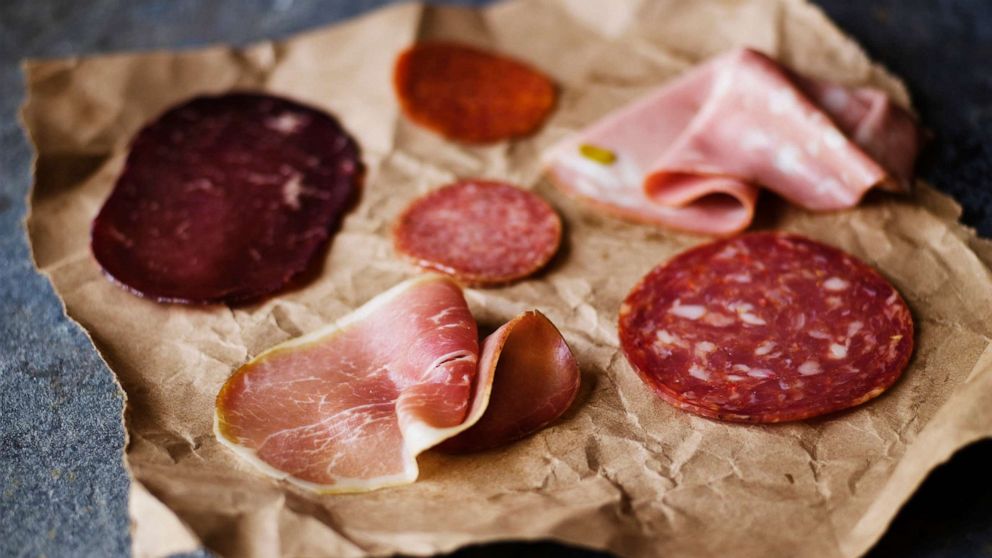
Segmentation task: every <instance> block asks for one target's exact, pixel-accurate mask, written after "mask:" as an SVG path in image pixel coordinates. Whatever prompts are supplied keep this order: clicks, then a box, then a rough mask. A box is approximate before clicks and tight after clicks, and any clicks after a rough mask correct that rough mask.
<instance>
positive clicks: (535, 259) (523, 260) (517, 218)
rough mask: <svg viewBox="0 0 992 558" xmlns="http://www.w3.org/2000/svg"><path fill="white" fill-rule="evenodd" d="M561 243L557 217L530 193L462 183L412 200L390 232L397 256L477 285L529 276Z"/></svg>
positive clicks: (497, 184) (491, 184) (505, 186)
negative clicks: (399, 255) (400, 255)
mask: <svg viewBox="0 0 992 558" xmlns="http://www.w3.org/2000/svg"><path fill="white" fill-rule="evenodd" d="M560 243H561V219H560V218H559V217H558V214H557V213H555V211H554V209H552V208H551V206H550V205H548V204H547V202H545V201H544V200H542V199H541V198H540V197H539V196H537V195H536V194H534V193H532V192H527V191H525V190H521V189H519V188H515V187H513V186H511V185H509V184H505V183H502V182H492V181H485V180H462V181H459V182H455V183H454V184H449V185H447V186H444V187H442V188H439V189H437V190H435V191H433V192H430V193H428V194H427V195H425V196H422V197H420V198H418V199H416V200H414V201H413V203H411V204H410V206H409V207H408V208H407V209H406V210H405V211H404V212H403V213H402V214H401V215H400V217H399V218H398V219H397V221H396V225H395V227H394V228H393V244H394V246H395V248H396V251H397V252H398V253H399V254H402V255H403V256H405V257H407V258H408V259H410V260H411V261H413V262H414V263H415V264H417V265H419V266H420V267H423V268H425V269H430V270H434V271H439V272H441V273H445V274H448V275H451V276H453V277H456V278H458V279H459V280H460V281H462V282H464V283H466V284H469V285H477V286H490V285H499V284H504V283H508V282H511V281H515V280H517V279H522V278H524V277H526V276H528V275H531V274H533V273H534V272H536V271H538V270H539V269H540V268H542V267H544V265H545V264H547V263H548V261H549V260H551V258H552V256H554V254H555V252H557V251H558V245H559V244H560Z"/></svg>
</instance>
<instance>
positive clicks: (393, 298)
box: [214, 276, 578, 493]
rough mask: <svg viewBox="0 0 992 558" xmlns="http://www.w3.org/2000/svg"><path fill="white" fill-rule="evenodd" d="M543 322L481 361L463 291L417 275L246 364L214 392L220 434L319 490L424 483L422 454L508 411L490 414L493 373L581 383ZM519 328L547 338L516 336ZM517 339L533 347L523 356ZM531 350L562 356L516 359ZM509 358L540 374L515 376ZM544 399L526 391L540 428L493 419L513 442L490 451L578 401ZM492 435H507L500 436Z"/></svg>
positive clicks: (525, 325)
mask: <svg viewBox="0 0 992 558" xmlns="http://www.w3.org/2000/svg"><path fill="white" fill-rule="evenodd" d="M537 316H539V314H537ZM541 318H543V317H541ZM535 320H538V318H536V317H534V314H530V313H528V314H524V315H523V316H521V317H518V318H516V319H514V320H513V321H511V322H510V323H509V324H507V326H505V327H504V328H503V329H501V330H499V331H498V332H497V333H496V334H494V335H493V336H491V337H490V339H492V338H495V339H497V340H498V341H496V342H491V341H488V340H487V342H486V343H485V348H484V349H483V351H482V355H481V365H480V352H479V343H478V337H477V327H476V323H475V320H474V319H473V318H472V315H471V313H470V311H469V309H468V305H467V304H466V302H465V299H464V296H463V295H462V291H461V289H460V288H459V287H458V286H457V285H456V284H455V283H453V282H452V281H451V280H450V279H447V278H443V277H439V276H424V277H419V278H415V279H411V280H409V281H406V282H404V283H401V284H399V285H397V286H396V287H394V288H392V289H390V290H389V291H386V292H385V293H383V294H380V295H378V296H377V297H375V298H373V299H372V300H370V301H369V302H368V303H366V304H365V305H364V306H362V307H361V308H359V309H358V310H356V311H355V312H353V313H352V314H349V315H348V316H346V317H345V318H343V319H342V320H340V321H338V322H336V323H334V324H331V325H329V326H326V327H325V328H322V329H320V330H317V331H315V332H313V333H311V334H309V335H306V336H304V337H301V338H299V339H295V340H291V341H288V342H286V343H283V344H281V345H278V346H276V347H273V348H272V349H269V350H268V351H265V352H263V353H262V354H260V355H258V356H257V357H255V358H254V359H252V360H251V361H250V362H248V363H247V364H245V365H244V366H242V367H241V368H240V369H239V370H238V371H237V372H235V373H234V375H232V376H231V378H230V379H228V381H227V382H226V383H225V384H224V386H223V387H222V388H221V390H220V393H219V394H218V396H217V407H216V414H215V426H214V430H215V434H216V436H217V438H218V440H220V442H221V443H222V444H224V445H225V446H227V447H229V448H231V449H232V450H233V451H234V452H235V453H237V454H238V455H239V456H240V457H242V458H244V459H245V460H247V461H249V462H250V463H252V464H253V465H255V466H256V467H257V468H259V469H260V470H261V471H263V472H264V473H266V474H268V475H270V476H273V477H275V478H279V479H285V480H287V481H288V482H291V483H293V484H295V485H297V486H300V487H302V488H305V489H308V490H311V491H315V492H320V493H347V492H364V491H369V490H375V489H378V488H384V487H388V486H397V485H403V484H408V483H411V482H413V481H415V480H416V479H417V476H418V467H417V455H418V454H420V453H421V452H423V451H425V450H427V449H429V448H431V447H434V446H436V445H438V444H440V443H441V442H443V441H444V440H447V439H449V438H452V437H454V436H456V435H458V434H459V433H462V432H464V431H466V430H468V429H470V428H471V427H472V426H473V425H475V424H477V423H479V422H480V419H482V418H483V417H484V416H485V414H487V413H488V412H491V411H495V412H497V413H500V412H501V410H500V408H494V409H492V410H490V411H487V407H488V406H489V401H490V394H491V393H492V392H493V389H494V388H493V385H494V380H495V378H496V376H497V375H499V376H506V377H507V379H508V380H509V381H510V382H511V384H513V385H518V382H517V381H516V379H515V374H518V373H519V374H527V373H532V374H553V375H556V377H559V376H562V377H567V376H568V375H569V374H573V375H574V377H575V379H574V381H575V382H578V368H577V367H576V366H575V363H574V360H571V359H570V357H571V353H570V352H568V348H567V345H565V344H564V341H563V340H561V337H560V335H559V336H558V337H557V340H555V339H554V338H553V337H547V336H546V335H547V333H548V329H547V328H548V327H550V328H551V330H554V326H551V325H550V323H548V324H547V325H543V324H541V325H537V326H535V325H534V324H533V322H534V321H535ZM545 321H546V319H545ZM518 324H519V325H518ZM517 329H521V330H526V331H530V330H534V331H537V332H538V333H541V334H544V335H545V336H542V337H540V338H535V339H525V338H523V337H521V336H517V337H521V338H520V339H517V340H514V334H513V333H512V332H513V331H516V330H517ZM502 331H506V332H507V333H506V334H503V333H500V332H502ZM554 331H555V333H557V330H554ZM555 341H557V342H555ZM518 343H523V344H525V345H526V344H530V345H532V346H534V347H535V348H534V349H533V350H530V349H527V348H516V347H517V344H518ZM540 343H549V344H550V346H552V347H554V349H547V350H546V349H542V348H540V347H537V344H540ZM549 350H550V351H551V352H550V353H549V352H548V351H549ZM562 350H564V351H565V352H568V357H567V358H566V357H565V356H563V355H562V354H561V351H562ZM528 352H530V354H536V355H547V354H552V355H554V356H555V357H556V358H558V359H559V360H557V361H556V362H555V363H553V364H551V365H546V364H544V363H542V362H540V359H538V361H533V360H531V361H528V360H526V359H525V358H521V357H519V356H518V355H519V354H527V353H528ZM501 353H505V354H506V355H508V357H507V358H505V359H503V358H501V356H500V355H501ZM503 361H505V362H514V363H517V364H519V365H522V366H523V365H528V366H534V368H533V370H522V369H521V370H519V371H517V370H515V369H514V370H511V371H507V370H506V368H507V367H506V366H504V365H503V364H500V363H501V362H503ZM497 372H498V374H497ZM562 383H563V384H567V383H568V380H567V379H566V380H562ZM496 385H498V383H497V384H496ZM533 385H540V381H535V382H534V384H533ZM500 390H502V388H499V390H497V393H502V391H500ZM545 395H546V392H541V391H527V392H521V393H519V394H518V396H519V397H520V398H522V399H526V400H528V401H530V402H531V403H530V404H531V405H532V406H534V407H535V408H536V407H541V410H540V411H535V413H534V414H539V415H541V416H542V418H543V419H544V420H540V421H535V420H534V419H533V418H532V417H531V416H529V415H528V416H522V417H520V418H519V419H518V418H517V417H513V416H510V417H496V418H493V419H487V421H488V420H492V421H495V422H497V423H500V424H505V425H508V426H506V427H505V431H506V432H507V433H508V434H506V435H505V436H502V437H499V438H491V439H489V440H487V444H486V447H490V444H491V445H500V444H502V443H506V442H509V441H512V440H513V439H516V438H517V437H520V436H522V435H525V434H527V433H530V432H533V431H534V430H536V428H539V427H541V426H544V425H545V424H547V423H548V422H550V421H551V420H554V419H555V418H557V417H558V416H560V415H561V414H562V413H563V412H564V411H565V410H566V409H567V408H568V405H570V404H571V401H572V398H574V394H573V397H562V396H561V394H560V393H559V392H554V393H553V394H551V396H550V398H549V397H544V396H545ZM542 406H546V407H549V409H545V408H544V407H542ZM550 407H553V409H550ZM483 424H485V423H483ZM535 425H536V426H535ZM486 434H487V435H490V436H494V437H495V436H500V432H497V431H495V430H490V431H487V432H486Z"/></svg>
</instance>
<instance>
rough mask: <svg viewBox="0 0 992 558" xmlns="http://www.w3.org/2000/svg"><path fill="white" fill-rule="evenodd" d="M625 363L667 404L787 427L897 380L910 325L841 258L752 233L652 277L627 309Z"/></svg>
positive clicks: (873, 276)
mask: <svg viewBox="0 0 992 558" xmlns="http://www.w3.org/2000/svg"><path fill="white" fill-rule="evenodd" d="M619 325H620V343H621V345H622V347H623V351H624V354H625V355H626V356H627V360H628V361H630V363H631V364H632V365H633V367H634V368H635V370H637V372H638V374H640V376H641V378H642V379H643V380H644V381H645V382H646V383H647V384H648V385H650V386H651V387H652V388H653V389H654V390H655V391H656V392H657V393H658V394H659V395H660V396H661V397H662V398H663V399H664V400H665V401H667V402H669V403H671V404H672V405H674V406H676V407H678V408H680V409H684V410H686V411H689V412H692V413H695V414H698V415H702V416H705V417H709V418H715V419H720V420H729V421H740V422H762V423H764V422H783V421H791V420H801V419H805V418H809V417H813V416H817V415H822V414H826V413H830V412H833V411H839V410H841V409H846V408H848V407H853V406H855V405H859V404H861V403H864V402H865V401H868V400H869V399H872V398H873V397H876V396H878V395H879V394H881V393H882V392H883V391H885V389H886V388H888V387H889V386H891V385H892V384H893V383H894V382H895V381H896V380H897V379H898V378H899V376H900V375H901V374H902V371H903V370H904V369H905V368H906V365H907V364H908V362H909V358H910V355H911V354H912V352H913V319H912V316H911V315H910V312H909V308H907V307H906V303H905V302H903V300H902V298H901V297H900V296H899V293H898V292H897V291H896V290H895V288H893V287H892V285H890V284H889V283H888V282H887V281H886V280H885V279H884V278H882V276H881V275H879V274H878V273H877V272H875V271H874V270H873V269H871V268H870V267H868V266H867V265H865V264H864V263H862V262H860V261H859V260H857V259H855V258H854V257H852V256H850V255H848V254H845V253H844V252H842V251H840V250H838V249H836V248H832V247H830V246H826V245H824V244H820V243H819V242H815V241H813V240H809V239H806V238H803V237H800V236H796V235H790V234H780V233H754V234H748V235H744V236H739V237H736V238H733V239H729V240H721V241H717V242H712V243H709V244H705V245H703V246H700V247H697V248H694V249H692V250H689V251H687V252H684V253H682V254H680V255H679V256H677V257H675V258H674V259H672V260H671V261H669V262H668V263H667V264H664V265H661V266H659V267H657V268H655V269H654V270H653V271H651V273H649V274H648V275H647V276H645V277H644V278H643V279H642V280H641V282H640V283H639V284H638V285H637V286H636V287H634V290H633V291H631V293H630V295H628V296H627V299H626V301H625V302H624V304H623V306H622V308H621V310H620V319H619Z"/></svg>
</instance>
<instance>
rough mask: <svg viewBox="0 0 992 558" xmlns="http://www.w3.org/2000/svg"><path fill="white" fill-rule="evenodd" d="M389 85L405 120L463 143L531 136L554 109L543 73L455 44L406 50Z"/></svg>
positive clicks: (552, 94) (552, 89)
mask: <svg viewBox="0 0 992 558" xmlns="http://www.w3.org/2000/svg"><path fill="white" fill-rule="evenodd" d="M393 84H394V86H395V88H396V94H397V96H398V97H399V100H400V105H401V106H402V108H403V111H404V112H405V113H406V114H407V116H408V117H409V118H410V119H411V120H413V121H414V122H416V123H418V124H420V125H421V126H424V127H426V128H429V129H431V130H433V131H435V132H437V133H439V134H441V135H442V136H444V137H446V138H448V139H452V140H456V141H461V142H466V143H489V142H495V141H501V140H505V139H510V138H514V137H518V136H525V135H528V134H531V133H533V132H534V131H536V130H537V129H538V128H539V127H540V126H541V124H542V123H543V122H544V120H545V119H546V118H547V117H548V115H549V114H550V113H551V110H552V109H553V108H554V105H555V87H554V84H553V83H551V80H550V79H548V78H547V77H546V76H545V75H544V74H542V73H540V72H539V71H537V70H535V69H533V68H531V67H530V66H527V65H525V64H523V63H521V62H518V61H516V60H514V59H512V58H508V57H505V56H499V55H495V54H491V53H488V52H485V51H482V50H479V49H476V48H472V47H469V46H465V45H460V44H457V43H449V42H426V43H417V44H415V45H413V46H411V47H410V48H409V49H407V50H406V51H404V52H403V54H401V55H400V57H399V58H398V59H397V61H396V67H395V70H394V74H393Z"/></svg>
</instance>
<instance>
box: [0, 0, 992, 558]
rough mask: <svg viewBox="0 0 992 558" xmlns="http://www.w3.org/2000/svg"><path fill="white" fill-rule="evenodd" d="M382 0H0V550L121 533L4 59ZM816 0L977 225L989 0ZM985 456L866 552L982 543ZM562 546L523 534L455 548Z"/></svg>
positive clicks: (989, 90)
mask: <svg viewBox="0 0 992 558" xmlns="http://www.w3.org/2000/svg"><path fill="white" fill-rule="evenodd" d="M485 1H486V0H467V1H465V2H462V3H466V4H481V3H483V2H485ZM590 1H592V0H590ZM687 1H689V0H687ZM387 2H388V0H357V1H343V0H337V1H335V0H325V1H317V0H268V1H265V0H244V1H242V0H219V1H210V2H204V1H199V0H179V1H169V2H167V1H165V0H137V1H131V2H128V1H126V0H92V1H89V2H72V1H68V0H66V1H58V0H13V1H11V0H6V1H5V2H2V3H0V556H4V557H5V556H47V557H52V558H54V557H63V556H65V557H84V556H107V557H112V556H125V555H127V553H128V548H129V540H128V535H127V506H126V497H127V477H126V474H125V471H124V469H123V466H122V464H121V459H120V457H121V452H122V449H123V443H124V432H123V430H122V428H121V425H120V411H121V407H122V401H123V400H122V397H121V394H120V393H119V391H118V389H117V387H116V385H115V384H114V381H113V379H112V376H111V374H110V372H109V371H108V370H107V369H106V367H105V366H104V365H103V364H102V363H101V362H100V360H99V358H98V357H97V356H96V354H95V352H94V351H93V349H92V348H91V347H90V345H89V342H88V340H87V339H86V336H85V335H84V334H83V333H82V332H81V331H80V330H79V328H78V327H76V326H75V325H74V324H72V323H70V322H68V321H67V320H66V319H65V318H64V317H63V315H62V309H61V307H60V305H59V302H58V300H57V298H56V297H55V296H54V294H53V293H52V290H51V287H50V286H49V284H48V282H47V281H46V280H45V279H44V278H42V277H40V276H39V275H37V274H36V273H35V272H34V270H33V267H32V265H31V262H30V259H29V255H28V248H27V244H26V241H25V237H24V233H23V230H22V226H21V223H22V219H23V216H24V197H25V195H26V192H27V189H28V186H29V175H30V160H31V152H30V149H29V147H28V144H27V142H26V141H25V139H24V138H23V135H22V133H21V131H20V129H19V127H18V125H17V122H16V118H15V115H16V110H17V107H18V105H19V104H20V102H21V100H22V95H23V82H22V79H21V75H20V73H19V71H18V61H19V60H20V59H22V58H25V57H58V56H68V55H73V54H84V53H85V54H92V53H99V52H107V51H115V50H135V49H151V48H178V47H188V46H197V45H204V44H210V43H218V42H226V43H235V44H240V43H246V42H251V41H255V40H258V39H262V38H271V37H280V36H284V35H288V34H291V33H294V32H297V31H300V30H303V29H307V28H310V27H314V26H319V25H324V24H328V23H331V22H334V21H337V20H340V19H343V18H347V17H350V16H352V15H355V14H358V13H360V12H363V11H366V10H370V9H373V8H375V7H378V6H380V5H382V4H385V3H387ZM819 3H820V4H821V5H823V6H824V8H825V9H826V10H827V12H828V13H829V14H830V15H831V16H832V17H833V18H835V20H837V22H838V23H839V25H840V26H841V27H842V28H844V29H845V30H847V31H848V32H850V33H851V34H853V35H854V36H855V37H856V38H857V39H858V40H859V41H860V42H861V43H862V44H863V45H865V47H866V48H867V50H868V51H869V53H870V54H871V55H872V56H873V57H874V58H876V59H878V60H880V61H882V62H883V63H885V64H886V65H887V66H888V67H889V68H890V69H892V70H893V71H894V72H896V73H897V74H898V75H900V76H902V77H904V78H905V79H906V81H907V82H908V83H909V85H910V88H911V90H912V92H913V95H914V99H915V101H916V103H917V105H918V107H919V109H920V112H921V114H922V117H923V120H924V122H925V123H926V124H927V125H928V126H929V127H930V128H931V129H932V130H933V132H934V135H935V141H934V143H933V146H932V147H931V149H930V151H929V154H928V156H927V157H926V158H925V160H924V165H923V174H924V176H925V177H926V178H927V179H929V180H930V181H931V182H933V183H934V184H936V185H937V186H938V187H939V188H941V189H943V190H944V191H946V192H949V193H951V194H953V195H954V196H955V197H956V198H957V199H958V200H959V201H961V202H962V203H963V205H964V206H965V221H966V222H967V223H968V224H970V225H972V226H975V227H977V228H978V230H979V231H980V232H982V233H983V234H985V235H992V2H990V1H988V0H944V1H942V0H877V1H874V2H867V1H862V0H820V1H819ZM990 467H992V442H983V443H980V444H976V445H974V446H972V447H970V448H968V449H966V450H965V451H963V452H962V453H961V454H959V456H957V457H956V458H954V459H953V460H952V461H951V462H950V463H949V464H948V465H945V466H944V467H942V468H941V469H938V470H937V471H936V472H935V473H934V474H933V475H932V476H931V478H930V479H929V480H928V481H927V483H926V484H925V485H924V486H923V488H922V490H921V491H920V492H919V493H918V494H917V495H916V496H915V497H914V498H913V500H912V501H911V502H910V504H909V505H908V506H907V507H906V509H905V510H903V512H901V513H900V515H899V517H898V518H897V519H896V521H895V523H894V524H893V528H892V529H891V530H890V532H889V533H888V534H887V535H886V536H885V538H884V539H883V540H882V541H881V543H880V544H879V545H878V547H877V548H876V549H875V550H874V551H873V554H874V555H877V556H920V557H924V556H925V557H944V556H992V483H989V482H988V480H987V471H988V470H989V469H990ZM577 552H578V551H576V550H575V549H568V548H566V547H562V546H557V545H553V544H544V543H539V544H501V545H489V546H484V547H474V548H470V549H467V550H463V551H461V552H460V553H458V554H459V555H460V556H497V555H498V556H550V555H555V556H566V555H569V556H571V555H575V554H576V553H577ZM582 554H586V553H582ZM588 555H590V556H591V555H594V554H592V553H588Z"/></svg>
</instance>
